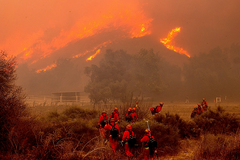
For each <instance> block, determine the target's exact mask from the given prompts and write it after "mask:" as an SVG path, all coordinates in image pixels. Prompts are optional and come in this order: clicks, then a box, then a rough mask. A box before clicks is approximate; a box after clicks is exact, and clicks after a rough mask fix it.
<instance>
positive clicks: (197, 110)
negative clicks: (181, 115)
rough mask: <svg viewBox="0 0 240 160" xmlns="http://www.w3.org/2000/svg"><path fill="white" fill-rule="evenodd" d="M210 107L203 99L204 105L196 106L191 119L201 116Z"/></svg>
mask: <svg viewBox="0 0 240 160" xmlns="http://www.w3.org/2000/svg"><path fill="white" fill-rule="evenodd" d="M207 109H208V105H207V102H206V99H205V98H203V101H202V103H198V104H197V106H194V109H193V111H192V113H191V118H194V117H195V116H196V115H201V114H202V113H203V112H204V111H207Z"/></svg>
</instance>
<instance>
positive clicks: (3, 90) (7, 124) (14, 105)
mask: <svg viewBox="0 0 240 160" xmlns="http://www.w3.org/2000/svg"><path fill="white" fill-rule="evenodd" d="M15 73H16V62H15V59H14V58H12V57H8V56H7V55H6V54H5V53H4V52H3V51H0V128H1V129H0V142H1V145H0V149H1V151H2V152H3V151H4V150H8V149H9V147H11V145H10V142H9V139H8V135H9V131H11V129H12V127H14V126H16V125H17V124H18V122H19V119H20V118H21V117H22V116H24V115H25V108H26V104H25V102H24V100H25V95H24V94H23V93H22V88H21V87H18V86H16V85H15V80H16V74H15Z"/></svg>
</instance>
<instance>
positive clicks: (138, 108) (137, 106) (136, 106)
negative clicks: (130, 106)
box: [134, 101, 140, 112]
mask: <svg viewBox="0 0 240 160" xmlns="http://www.w3.org/2000/svg"><path fill="white" fill-rule="evenodd" d="M134 108H136V112H138V111H139V110H140V107H139V104H138V101H136V105H135V107H134Z"/></svg>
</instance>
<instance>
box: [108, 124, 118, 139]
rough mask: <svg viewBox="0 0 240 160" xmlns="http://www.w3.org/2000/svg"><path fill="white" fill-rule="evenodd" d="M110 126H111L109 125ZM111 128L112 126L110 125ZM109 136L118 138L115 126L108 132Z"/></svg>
mask: <svg viewBox="0 0 240 160" xmlns="http://www.w3.org/2000/svg"><path fill="white" fill-rule="evenodd" d="M110 125H111V124H110ZM111 126H112V125H111ZM110 135H112V138H117V137H118V129H117V128H115V125H114V126H112V129H111V130H110Z"/></svg>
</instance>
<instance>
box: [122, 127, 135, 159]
mask: <svg viewBox="0 0 240 160" xmlns="http://www.w3.org/2000/svg"><path fill="white" fill-rule="evenodd" d="M134 137H135V134H134V132H133V131H132V126H131V125H130V124H129V125H127V126H126V130H125V131H124V133H123V136H122V143H123V144H124V149H125V153H126V155H127V156H128V157H129V158H131V157H133V154H132V151H133V147H132V146H133V145H135V144H132V143H135V142H133V141H132V140H133V138H134ZM135 140H136V137H135Z"/></svg>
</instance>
